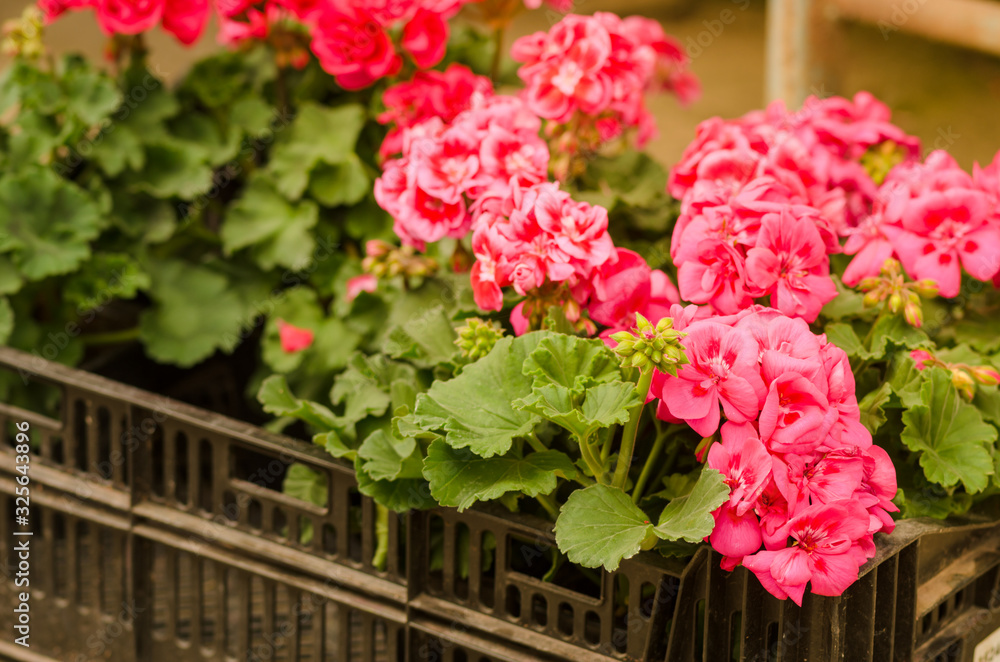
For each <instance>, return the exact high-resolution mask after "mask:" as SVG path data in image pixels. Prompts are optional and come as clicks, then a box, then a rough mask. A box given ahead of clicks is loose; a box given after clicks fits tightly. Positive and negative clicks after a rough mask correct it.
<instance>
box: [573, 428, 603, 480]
mask: <svg viewBox="0 0 1000 662" xmlns="http://www.w3.org/2000/svg"><path fill="white" fill-rule="evenodd" d="M578 441H579V442H580V455H581V456H582V457H583V461H584V463H585V464H586V465H587V468H588V469H590V472H591V473H592V474H594V480H596V481H597V482H598V483H603V482H604V481H603V480H601V479H602V478H603V476H604V465H603V464H602V463H601V461H600V460H598V459H597V457H596V456H595V455H594V448H593V447H592V446H591V445H590V440H589V439H578Z"/></svg>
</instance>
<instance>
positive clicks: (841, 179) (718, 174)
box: [669, 93, 919, 322]
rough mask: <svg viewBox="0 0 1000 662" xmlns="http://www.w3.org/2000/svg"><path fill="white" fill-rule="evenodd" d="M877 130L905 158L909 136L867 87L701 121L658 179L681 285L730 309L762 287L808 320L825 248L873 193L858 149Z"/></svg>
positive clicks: (821, 289) (824, 274)
mask: <svg viewBox="0 0 1000 662" xmlns="http://www.w3.org/2000/svg"><path fill="white" fill-rule="evenodd" d="M889 141H891V143H892V144H894V145H897V146H898V149H899V150H902V152H903V153H904V155H905V156H906V157H908V158H912V157H913V156H914V155H915V154H916V152H917V150H918V148H919V145H918V143H917V140H916V139H915V138H911V137H909V136H907V135H905V134H904V133H903V132H902V131H901V130H900V129H898V128H897V127H895V126H894V125H892V124H891V123H890V122H889V111H888V109H887V108H886V107H885V106H884V105H883V104H881V103H879V102H878V101H876V100H875V99H874V98H873V97H872V96H871V95H869V94H867V93H859V94H858V95H856V96H855V97H854V100H853V101H850V100H847V99H843V98H839V97H835V98H830V99H823V100H819V99H815V98H811V99H810V100H808V101H807V102H806V105H805V106H804V108H803V109H802V110H801V111H799V112H797V113H790V112H788V111H787V110H786V109H785V107H784V106H783V105H782V104H781V103H780V102H775V103H773V104H771V105H770V106H769V107H768V108H767V110H765V111H760V112H754V113H750V114H748V115H746V116H744V117H743V118H740V119H738V120H734V121H723V120H721V119H719V118H713V119H710V120H708V121H706V122H703V123H702V124H701V125H700V126H699V127H698V134H697V137H696V138H695V140H694V142H692V143H691V145H689V146H688V148H687V149H686V150H685V152H684V155H683V157H682V159H681V162H680V163H679V164H678V165H677V166H676V167H675V168H674V169H673V171H672V172H671V174H670V181H669V190H670V193H671V194H672V195H673V196H674V197H675V198H678V199H679V200H681V215H680V217H679V218H678V221H677V224H676V226H675V227H674V232H673V238H672V243H671V257H673V259H674V262H675V264H676V265H677V268H678V275H677V280H678V286H679V287H680V294H681V297H682V298H683V299H685V300H687V301H691V302H694V303H699V304H709V305H710V306H711V307H712V309H713V310H715V311H717V312H719V313H722V314H733V313H735V312H737V311H739V310H742V309H744V308H746V307H747V306H748V305H750V304H751V303H752V302H753V300H754V299H757V298H759V297H764V296H768V297H770V304H771V305H772V306H773V307H775V308H777V309H778V310H780V311H782V312H783V313H784V314H786V315H788V316H790V317H801V318H803V319H805V320H807V321H810V322H811V321H813V320H815V319H816V317H817V315H818V314H819V311H820V309H821V308H822V307H823V305H824V304H825V303H826V302H828V301H830V300H831V299H833V297H834V296H836V289H835V287H834V284H833V282H832V281H831V279H830V277H829V274H830V264H829V258H828V255H829V254H831V253H839V252H840V250H841V248H840V238H841V237H842V236H845V235H847V234H850V233H852V232H854V228H855V226H857V225H858V223H859V222H860V220H861V219H862V218H864V216H865V215H866V213H867V210H868V209H869V208H870V205H871V204H872V201H873V200H874V199H875V196H876V195H877V193H878V190H877V186H876V185H875V183H874V181H873V180H872V179H871V177H870V176H869V175H868V173H867V171H866V170H865V168H864V166H863V165H862V164H861V162H860V159H861V157H862V156H863V155H864V154H865V153H866V152H867V150H869V149H870V148H872V147H874V146H877V145H882V144H884V143H887V142H889Z"/></svg>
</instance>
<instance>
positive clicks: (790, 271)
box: [746, 209, 837, 322]
mask: <svg viewBox="0 0 1000 662" xmlns="http://www.w3.org/2000/svg"><path fill="white" fill-rule="evenodd" d="M746 271H747V277H748V278H749V279H750V281H751V282H752V283H754V284H755V285H757V286H758V287H760V288H761V289H762V290H764V291H766V292H768V293H770V294H771V305H772V306H774V307H775V308H777V309H778V310H780V311H782V312H784V313H785V314H786V315H789V316H791V317H801V318H803V319H805V320H806V321H807V322H812V321H813V320H815V319H816V317H817V316H818V315H819V311H820V309H821V308H822V307H823V304H825V303H826V302H828V301H831V300H832V299H833V298H834V297H835V296H837V288H836V286H834V284H833V281H832V280H830V262H829V260H828V258H827V256H826V249H825V247H824V244H823V240H822V238H821V237H820V235H819V231H818V230H817V229H816V225H815V223H814V222H811V221H809V220H808V219H806V218H803V217H801V216H795V215H793V214H792V213H790V212H789V211H788V210H787V209H785V210H782V212H781V213H780V214H768V215H766V216H765V217H764V218H763V220H762V222H761V228H760V234H759V235H758V238H757V245H756V246H755V247H754V248H751V249H750V250H749V251H748V252H747V263H746Z"/></svg>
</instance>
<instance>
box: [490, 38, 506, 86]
mask: <svg viewBox="0 0 1000 662" xmlns="http://www.w3.org/2000/svg"><path fill="white" fill-rule="evenodd" d="M506 31H507V25H506V24H502V25H499V26H497V28H496V29H494V30H493V62H492V63H491V64H490V79H491V80H492V81H493V84H494V85H496V84H497V83H498V82H499V78H500V65H501V64H502V63H503V38H504V33H505V32H506Z"/></svg>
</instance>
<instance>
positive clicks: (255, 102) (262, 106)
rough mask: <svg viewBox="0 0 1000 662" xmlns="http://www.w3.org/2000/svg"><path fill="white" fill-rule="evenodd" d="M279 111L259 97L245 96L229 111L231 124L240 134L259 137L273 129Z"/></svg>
mask: <svg viewBox="0 0 1000 662" xmlns="http://www.w3.org/2000/svg"><path fill="white" fill-rule="evenodd" d="M277 117H278V115H277V111H276V110H275V109H274V108H272V107H271V106H269V105H268V104H267V102H266V101H264V100H263V99H261V98H260V97H258V96H245V97H243V98H241V99H240V100H238V101H237V102H236V103H234V104H233V107H232V108H231V109H230V110H229V124H230V125H231V126H233V127H235V128H237V129H239V132H240V134H246V135H250V136H258V135H261V134H263V133H264V132H266V131H268V130H270V129H271V121H272V120H274V119H277Z"/></svg>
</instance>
